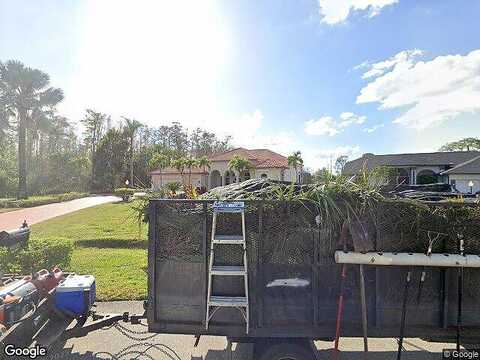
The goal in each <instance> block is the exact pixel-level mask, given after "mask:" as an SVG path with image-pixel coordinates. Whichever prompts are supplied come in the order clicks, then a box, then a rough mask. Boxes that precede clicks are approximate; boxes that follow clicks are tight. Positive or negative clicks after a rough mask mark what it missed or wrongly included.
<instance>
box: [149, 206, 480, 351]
mask: <svg viewBox="0 0 480 360" xmlns="http://www.w3.org/2000/svg"><path fill="white" fill-rule="evenodd" d="M213 202H214V201H210V200H176V199H158V200H151V201H150V205H149V212H148V216H149V248H148V274H149V279H148V304H149V306H148V309H147V322H148V328H149V331H150V332H157V333H170V334H192V335H196V336H197V337H200V336H201V335H219V336H227V337H228V338H231V339H233V340H234V341H237V342H251V343H254V344H255V351H256V354H257V356H256V358H259V359H280V358H285V356H287V357H288V356H289V357H288V358H293V359H311V358H313V356H314V354H313V352H312V351H311V349H310V346H311V340H315V339H324V340H325V339H328V340H332V339H333V338H334V337H335V330H336V324H337V321H336V320H337V308H338V302H337V301H338V295H339V292H340V281H339V280H340V275H341V270H342V266H341V265H339V264H336V263H335V261H334V256H333V253H334V251H335V249H338V246H337V240H338V236H339V234H338V233H329V232H328V231H327V230H326V229H325V228H324V227H322V226H321V224H320V223H319V219H318V216H317V213H316V212H315V210H314V209H310V208H309V207H308V206H305V205H304V204H299V203H290V202H280V201H264V200H251V201H245V202H244V203H245V207H246V209H245V234H246V244H247V258H248V260H247V261H248V294H249V301H248V307H249V310H250V317H249V321H248V332H247V329H246V327H245V318H244V316H242V313H241V312H240V311H238V310H237V309H235V308H234V307H225V308H221V309H220V310H219V311H218V312H217V313H216V314H215V315H214V316H213V317H212V318H211V320H210V323H209V324H208V330H207V326H206V322H207V318H206V311H207V306H208V298H209V276H210V275H209V259H210V257H211V255H210V253H211V251H210V249H211V241H212V238H213V236H212V218H213V212H214V211H213V207H212V206H213ZM216 227H217V228H219V230H218V231H220V232H221V231H223V233H224V234H225V235H230V236H233V235H234V234H239V233H241V230H242V229H241V223H237V222H235V220H234V219H233V218H230V219H228V218H227V219H226V220H224V221H220V220H217V224H216ZM332 250H333V251H332ZM215 251H216V253H215V261H217V262H218V263H219V264H220V266H221V265H223V266H231V265H232V263H237V264H238V263H241V261H242V255H243V253H242V251H241V249H239V250H238V251H234V250H232V248H231V247H226V249H225V250H224V251H222V250H221V249H219V250H215ZM370 265H375V264H370ZM412 269H413V279H412V282H413V283H415V282H419V280H420V277H421V273H422V272H425V274H426V276H425V279H426V280H425V283H424V285H423V290H422V293H421V297H420V299H419V301H418V302H416V301H415V299H414V298H415V297H416V291H415V289H413V290H412V291H411V293H412V296H411V297H410V298H408V301H407V303H406V308H407V310H408V311H407V312H406V314H407V315H406V319H405V321H406V324H407V326H406V328H405V332H404V336H406V337H422V338H441V339H454V338H455V333H456V318H457V286H458V282H457V271H458V270H457V269H454V268H452V267H441V268H440V267H428V268H422V270H418V271H416V270H415V268H414V267H402V266H382V267H381V266H369V265H368V264H367V265H365V267H364V271H362V272H364V277H362V279H363V281H364V284H365V305H366V306H365V307H366V314H365V315H366V316H367V318H368V326H367V329H366V330H367V331H368V336H370V337H398V335H399V328H400V325H401V317H402V296H399V295H398V294H402V293H403V284H404V279H405V277H406V274H407V272H409V271H411V270H412ZM475 271H477V270H476V269H471V270H470V269H468V270H465V276H467V277H470V278H471V279H477V278H478V275H477V273H476V272H475ZM359 272H360V266H359V265H353V264H351V265H347V267H346V278H345V282H344V284H343V293H344V311H343V320H342V324H341V328H342V334H341V335H342V336H344V337H345V336H346V337H360V336H362V335H363V334H364V332H363V331H362V311H361V301H360V299H361V297H360V286H359V284H360V279H361V278H360V274H359ZM392 284H397V285H396V286H395V285H394V286H392ZM212 288H213V289H214V290H212V291H215V293H216V294H220V295H221V296H226V297H241V296H244V295H243V294H245V292H246V289H245V285H244V282H243V279H241V278H236V277H233V276H223V277H222V276H218V277H214V278H213V280H212ZM463 319H464V321H463V324H462V330H463V333H462V334H463V336H464V338H470V339H477V340H478V339H480V302H479V301H478V297H477V294H476V293H475V292H472V293H471V294H470V293H467V294H466V295H465V296H464V299H463Z"/></svg>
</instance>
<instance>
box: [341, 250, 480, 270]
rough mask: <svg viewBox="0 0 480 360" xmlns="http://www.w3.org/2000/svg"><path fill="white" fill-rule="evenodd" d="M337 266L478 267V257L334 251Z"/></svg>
mask: <svg viewBox="0 0 480 360" xmlns="http://www.w3.org/2000/svg"><path fill="white" fill-rule="evenodd" d="M335 262H336V263H337V264H363V265H383V266H433V267H465V268H478V267H480V256H479V255H464V256H462V255H458V254H431V255H430V256H428V255H426V254H422V253H391V252H384V253H382V252H368V253H357V252H349V251H336V252H335Z"/></svg>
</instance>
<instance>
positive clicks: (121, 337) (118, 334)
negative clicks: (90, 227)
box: [49, 301, 455, 360]
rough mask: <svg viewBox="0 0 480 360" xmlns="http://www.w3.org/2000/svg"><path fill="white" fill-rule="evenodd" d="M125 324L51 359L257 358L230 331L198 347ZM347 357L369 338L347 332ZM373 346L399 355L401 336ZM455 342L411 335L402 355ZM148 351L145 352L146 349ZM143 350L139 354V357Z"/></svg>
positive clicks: (428, 354) (375, 353)
mask: <svg viewBox="0 0 480 360" xmlns="http://www.w3.org/2000/svg"><path fill="white" fill-rule="evenodd" d="M97 311H98V312H99V313H101V312H104V313H108V312H111V313H123V312H124V311H129V312H130V313H136V314H141V313H142V312H143V308H142V303H141V302H139V301H134V302H126V301H118V302H110V303H98V304H97ZM120 324H121V326H122V327H121V328H116V327H111V328H107V329H101V330H97V331H95V332H91V333H90V334H88V335H87V336H85V337H83V338H77V339H70V340H68V341H67V342H66V343H62V344H57V345H58V347H57V349H59V350H54V351H50V353H49V355H51V359H74V360H87V359H89V360H91V359H122V360H123V359H125V360H126V359H128V360H130V359H139V360H143V359H159V360H162V359H170V360H173V359H175V360H179V359H182V360H252V353H253V346H252V345H251V344H238V343H229V342H228V341H227V339H226V338H225V337H219V336H202V337H201V339H200V342H199V344H198V346H197V347H196V348H195V347H194V344H195V338H194V337H193V336H192V335H175V334H171V335H168V334H148V333H146V327H145V325H129V324H125V323H120ZM315 345H316V347H317V350H318V352H317V354H318V359H320V360H330V358H331V349H332V347H333V342H331V341H316V342H315ZM340 345H341V350H342V353H341V356H340V359H341V360H354V359H362V358H363V356H362V355H363V353H362V349H363V339H361V338H343V339H341V341H340ZM369 346H370V349H371V352H370V354H369V357H368V359H369V360H389V359H392V360H394V359H396V349H397V340H396V339H392V338H389V339H369ZM454 347H455V344H445V343H431V342H426V341H423V340H421V339H418V338H415V339H413V338H409V339H405V342H404V348H405V351H404V352H403V356H402V359H405V360H417V359H418V360H434V359H435V360H440V359H442V349H444V348H450V349H452V348H454ZM140 353H142V355H140ZM137 356H138V357H137Z"/></svg>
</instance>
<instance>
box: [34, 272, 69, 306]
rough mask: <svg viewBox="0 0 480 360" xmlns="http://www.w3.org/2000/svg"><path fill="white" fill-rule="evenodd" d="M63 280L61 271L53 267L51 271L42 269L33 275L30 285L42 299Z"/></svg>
mask: <svg viewBox="0 0 480 360" xmlns="http://www.w3.org/2000/svg"><path fill="white" fill-rule="evenodd" d="M64 278H65V277H64V275H63V271H62V269H60V268H58V267H54V268H53V270H52V271H48V270H46V269H42V270H40V271H39V272H37V273H36V274H34V277H33V279H32V283H33V284H34V285H35V287H36V288H37V289H38V291H39V292H40V297H41V298H44V297H45V296H47V294H48V293H49V291H50V290H52V289H54V288H56V287H57V285H58V283H59V282H60V281H61V280H63V279H64Z"/></svg>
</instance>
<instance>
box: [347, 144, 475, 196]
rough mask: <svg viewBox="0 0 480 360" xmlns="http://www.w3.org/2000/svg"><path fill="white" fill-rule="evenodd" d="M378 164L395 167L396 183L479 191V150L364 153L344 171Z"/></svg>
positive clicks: (349, 163) (378, 165)
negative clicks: (440, 185) (436, 185)
mask: <svg viewBox="0 0 480 360" xmlns="http://www.w3.org/2000/svg"><path fill="white" fill-rule="evenodd" d="M378 167H388V168H393V169H395V173H394V178H393V179H392V181H393V182H394V183H397V184H400V183H404V184H428V183H435V182H442V183H448V184H451V185H452V186H453V187H454V188H455V189H456V190H458V191H460V192H463V193H470V192H473V193H476V192H477V191H480V152H479V151H448V152H432V153H410V154H387V155H374V154H371V153H367V154H363V156H362V157H360V158H358V159H355V160H352V161H349V162H347V163H346V164H345V167H344V170H343V174H345V175H355V174H358V173H360V172H362V171H363V169H365V170H366V171H372V170H373V169H375V168H378Z"/></svg>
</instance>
